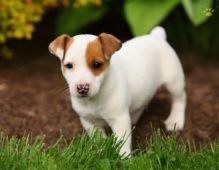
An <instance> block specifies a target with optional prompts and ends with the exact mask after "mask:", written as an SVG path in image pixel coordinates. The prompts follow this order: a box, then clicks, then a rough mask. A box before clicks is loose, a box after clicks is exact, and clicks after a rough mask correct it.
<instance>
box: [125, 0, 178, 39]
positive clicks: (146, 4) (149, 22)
mask: <svg viewBox="0 0 219 170" xmlns="http://www.w3.org/2000/svg"><path fill="white" fill-rule="evenodd" d="M179 2H180V0H127V1H126V2H125V6H124V10H125V11H124V12H125V17H126V20H127V22H128V24H129V25H130V27H131V30H132V33H133V34H134V35H142V34H145V33H147V32H148V31H150V30H151V29H152V28H153V27H154V26H156V25H158V24H160V22H162V21H163V20H164V19H165V18H166V17H167V15H168V14H169V13H170V12H171V11H172V9H174V7H176V5H178V4H179Z"/></svg>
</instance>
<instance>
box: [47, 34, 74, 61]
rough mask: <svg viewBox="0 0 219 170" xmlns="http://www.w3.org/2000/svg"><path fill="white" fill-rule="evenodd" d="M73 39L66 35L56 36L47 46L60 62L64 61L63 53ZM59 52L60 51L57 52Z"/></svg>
mask: <svg viewBox="0 0 219 170" xmlns="http://www.w3.org/2000/svg"><path fill="white" fill-rule="evenodd" d="M73 40H74V39H73V37H70V36H69V35H67V34H63V35H60V36H58V37H57V38H56V39H55V40H53V41H52V42H51V43H50V45H49V51H50V52H51V53H52V54H54V55H56V56H57V57H59V58H60V59H61V60H62V61H64V59H65V53H66V51H67V49H68V48H69V47H70V45H71V44H72V43H73ZM58 50H60V51H61V52H60V51H58Z"/></svg>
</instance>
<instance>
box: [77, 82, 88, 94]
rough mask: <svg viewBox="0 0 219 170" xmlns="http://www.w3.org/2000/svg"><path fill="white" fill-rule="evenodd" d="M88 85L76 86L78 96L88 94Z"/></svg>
mask: <svg viewBox="0 0 219 170" xmlns="http://www.w3.org/2000/svg"><path fill="white" fill-rule="evenodd" d="M89 88H90V85H89V84H78V85H77V91H78V93H79V94H80V95H87V93H88V92H89Z"/></svg>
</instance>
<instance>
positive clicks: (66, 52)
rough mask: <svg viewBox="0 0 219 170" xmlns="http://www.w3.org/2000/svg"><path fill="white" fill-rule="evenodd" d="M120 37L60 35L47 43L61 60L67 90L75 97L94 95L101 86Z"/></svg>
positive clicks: (50, 49)
mask: <svg viewBox="0 0 219 170" xmlns="http://www.w3.org/2000/svg"><path fill="white" fill-rule="evenodd" d="M121 46H122V44H121V42H120V40H118V39H117V38H116V37H114V36H113V35H110V34H106V33H101V34H100V35H99V36H95V35H77V36H74V37H70V36H68V35H65V34H64V35H61V36H59V37H57V38H56V39H55V40H54V41H52V42H51V43H50V45H49V51H50V52H51V53H52V54H54V55H55V56H57V57H58V58H59V59H60V61H61V69H62V73H63V76H64V77H65V79H66V81H67V83H68V85H69V89H70V93H71V95H72V96H75V97H93V96H95V95H96V94H97V93H98V92H99V89H100V86H101V83H102V81H103V78H104V75H105V73H106V70H107V68H108V67H109V64H110V58H111V56H112V55H113V53H114V52H116V51H117V50H119V49H120V48H121Z"/></svg>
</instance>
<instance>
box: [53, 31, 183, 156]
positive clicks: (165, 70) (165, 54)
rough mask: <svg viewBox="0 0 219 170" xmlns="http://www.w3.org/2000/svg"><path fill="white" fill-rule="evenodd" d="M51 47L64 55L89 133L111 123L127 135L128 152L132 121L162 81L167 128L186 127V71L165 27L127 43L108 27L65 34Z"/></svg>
mask: <svg viewBox="0 0 219 170" xmlns="http://www.w3.org/2000/svg"><path fill="white" fill-rule="evenodd" d="M49 51H50V52H51V53H52V54H54V55H55V56H57V57H58V58H59V59H60V60H61V70H62V74H63V76H64V77H65V79H66V81H67V83H68V86H69V90H70V96H71V102H72V107H73V108H74V110H75V111H76V112H77V113H78V115H79V116H80V121H81V124H82V126H83V127H84V129H85V130H86V131H87V132H88V134H91V132H92V131H93V129H94V128H98V129H99V130H100V131H101V133H102V134H103V136H106V134H105V131H104V127H106V126H107V125H108V126H110V128H111V129H112V131H113V132H114V133H115V135H116V136H117V138H118V139H125V143H124V145H123V146H122V148H121V150H120V155H125V156H127V155H129V154H130V152H131V134H130V133H131V125H132V124H135V123H136V122H137V121H138V119H139V117H140V116H141V114H142V113H143V111H144V109H145V108H146V107H147V105H148V103H149V101H150V100H151V99H152V97H153V96H154V95H155V93H156V91H157V90H158V88H159V87H160V86H161V85H164V86H165V87H166V88H167V90H168V91H169V92H170V94H171V96H172V107H171V112H170V115H169V117H168V118H167V119H166V120H165V122H164V123H165V126H166V129H167V130H169V131H170V130H174V129H175V130H181V129H183V126H184V121H185V107H186V93H185V89H184V85H185V81H184V74H183V70H182V66H181V64H180V61H179V59H178V57H177V55H176V53H175V51H174V50H173V48H172V47H171V46H170V45H169V44H168V42H167V41H166V33H165V30H164V29H163V28H162V27H156V28H154V29H153V30H152V31H151V33H150V34H148V35H143V36H140V37H136V38H133V39H131V40H129V41H127V42H125V43H123V44H122V43H121V41H120V40H119V39H117V38H116V37H114V36H113V35H110V34H106V33H101V34H100V35H98V36H95V35H90V34H82V35H76V36H74V37H70V36H68V35H61V36H59V37H57V38H56V39H55V40H54V41H52V42H51V43H50V45H49Z"/></svg>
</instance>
